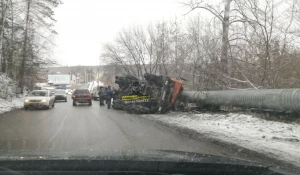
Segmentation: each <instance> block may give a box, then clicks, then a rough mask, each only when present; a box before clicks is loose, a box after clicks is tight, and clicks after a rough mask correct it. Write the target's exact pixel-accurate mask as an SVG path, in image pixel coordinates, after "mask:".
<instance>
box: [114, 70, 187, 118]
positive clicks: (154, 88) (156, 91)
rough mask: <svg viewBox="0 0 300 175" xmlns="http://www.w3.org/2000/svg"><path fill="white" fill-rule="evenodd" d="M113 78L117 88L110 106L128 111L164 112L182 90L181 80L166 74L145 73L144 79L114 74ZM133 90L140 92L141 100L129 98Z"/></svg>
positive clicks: (172, 105)
mask: <svg viewBox="0 0 300 175" xmlns="http://www.w3.org/2000/svg"><path fill="white" fill-rule="evenodd" d="M115 79H116V80H115V83H116V84H118V85H119V90H118V91H117V92H116V94H115V96H114V100H113V104H112V107H113V108H114V109H118V110H125V111H127V112H128V113H136V114H150V113H152V114H153V113H165V112H167V111H168V110H170V109H172V108H173V107H174V104H175V101H176V99H177V97H178V95H179V94H181V93H182V91H183V85H182V84H183V83H182V82H181V81H179V80H177V79H175V78H170V77H166V76H157V75H154V74H148V73H145V74H144V80H141V79H139V78H137V77H134V76H130V75H126V76H116V77H115ZM134 90H135V91H136V92H137V93H140V94H141V97H143V99H142V100H140V101H139V100H130V99H131V97H132V95H133V94H134V92H133V91H134ZM146 97H147V98H146ZM128 99H129V100H128Z"/></svg>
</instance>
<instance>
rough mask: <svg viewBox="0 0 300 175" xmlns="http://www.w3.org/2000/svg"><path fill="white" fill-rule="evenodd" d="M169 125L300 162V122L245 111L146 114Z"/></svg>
mask: <svg viewBox="0 0 300 175" xmlns="http://www.w3.org/2000/svg"><path fill="white" fill-rule="evenodd" d="M143 117H146V118H149V119H152V120H159V121H161V122H163V123H165V124H168V125H173V126H176V127H180V128H188V129H192V130H194V131H196V132H198V133H199V134H201V135H204V136H205V137H208V138H213V139H218V140H220V141H223V142H228V143H232V144H235V145H238V146H240V147H244V148H248V149H250V150H254V151H257V152H260V153H263V154H265V155H267V156H269V157H273V158H275V159H279V160H283V161H286V162H289V163H292V164H294V165H296V166H299V165H300V125H299V124H296V123H293V124H287V123H282V122H274V121H267V120H264V119H261V118H257V117H255V116H252V115H245V114H233V113H231V114H189V113H170V114H167V115H143Z"/></svg>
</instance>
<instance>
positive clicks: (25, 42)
mask: <svg viewBox="0 0 300 175" xmlns="http://www.w3.org/2000/svg"><path fill="white" fill-rule="evenodd" d="M30 5H31V0H27V12H26V26H25V33H24V43H23V51H22V62H21V66H20V72H19V88H20V90H21V91H20V93H21V94H23V88H24V73H25V65H26V57H27V53H26V52H27V42H28V28H29V12H30Z"/></svg>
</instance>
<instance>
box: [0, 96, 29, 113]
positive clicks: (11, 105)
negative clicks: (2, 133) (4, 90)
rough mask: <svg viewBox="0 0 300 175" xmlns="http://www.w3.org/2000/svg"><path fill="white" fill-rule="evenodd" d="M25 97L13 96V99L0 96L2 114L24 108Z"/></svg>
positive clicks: (0, 111)
mask: <svg viewBox="0 0 300 175" xmlns="http://www.w3.org/2000/svg"><path fill="white" fill-rule="evenodd" d="M23 106H24V98H17V97H13V98H12V99H9V100H8V99H1V98H0V114H1V113H4V112H8V111H11V110H13V109H16V108H23Z"/></svg>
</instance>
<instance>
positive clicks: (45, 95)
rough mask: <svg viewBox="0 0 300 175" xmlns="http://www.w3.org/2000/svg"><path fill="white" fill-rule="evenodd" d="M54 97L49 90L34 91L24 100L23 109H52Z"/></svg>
mask: <svg viewBox="0 0 300 175" xmlns="http://www.w3.org/2000/svg"><path fill="white" fill-rule="evenodd" d="M54 105H55V96H54V94H53V93H51V91H49V90H34V91H32V92H31V93H30V94H29V95H27V96H26V98H25V99H24V109H25V110H27V109H29V108H46V109H50V107H52V108H53V107H54Z"/></svg>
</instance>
